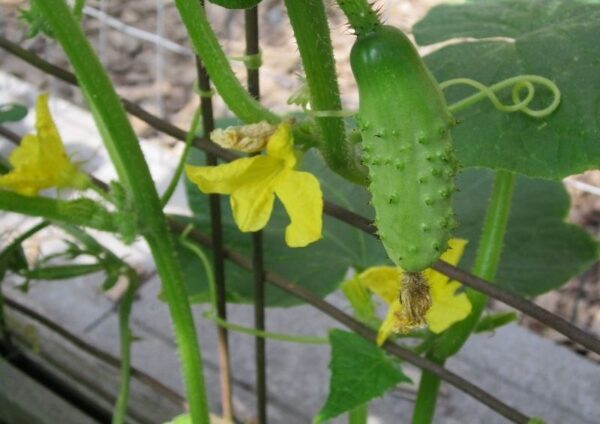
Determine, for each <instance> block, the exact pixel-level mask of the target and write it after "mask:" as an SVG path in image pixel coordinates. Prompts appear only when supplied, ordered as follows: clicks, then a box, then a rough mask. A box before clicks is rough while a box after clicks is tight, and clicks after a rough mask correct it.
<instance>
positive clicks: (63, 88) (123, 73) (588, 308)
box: [0, 0, 600, 362]
mask: <svg viewBox="0 0 600 424" xmlns="http://www.w3.org/2000/svg"><path fill="white" fill-rule="evenodd" d="M158 2H159V1H158V0H136V1H130V2H123V1H121V0H104V1H88V6H90V7H93V8H95V9H99V8H102V7H103V8H104V10H105V11H106V13H107V14H109V15H110V16H112V17H114V18H117V19H118V20H120V21H121V22H123V23H125V24H127V25H130V26H133V27H135V28H138V29H142V30H145V31H148V32H150V33H156V32H157V31H158V30H157V8H156V6H157V3H158ZM441 2H442V1H441V0H404V1H393V0H388V1H380V2H379V3H380V4H381V6H382V14H383V16H384V18H385V19H386V21H387V22H388V23H390V24H392V25H396V26H399V27H401V28H402V29H404V30H405V31H407V32H410V28H411V26H412V24H413V23H415V22H416V21H418V20H419V19H420V18H421V17H423V16H424V15H425V13H426V12H427V11H428V10H429V9H430V8H431V7H432V6H434V5H436V4H438V3H441ZM27 3H28V2H25V1H21V0H0V33H2V35H4V36H6V37H8V38H9V39H11V40H13V41H15V42H18V43H19V44H21V45H22V46H24V47H26V48H28V49H30V50H32V51H34V52H35V53H37V54H39V55H41V56H42V57H44V58H46V59H47V60H49V61H51V62H53V63H55V64H57V65H59V66H62V67H68V62H67V61H66V59H65V57H64V55H63V54H62V52H61V51H60V48H59V47H57V46H56V44H55V43H54V42H53V41H52V40H48V39H45V38H43V37H35V38H33V39H28V38H27V36H26V33H27V28H26V26H25V25H24V23H23V22H20V21H19V20H18V14H19V13H18V9H19V8H20V7H27ZM331 3H332V2H328V14H329V17H330V26H331V29H332V38H333V44H334V50H335V57H336V60H337V67H338V74H339V81H340V88H341V91H342V93H343V101H344V106H345V107H347V108H356V106H357V96H356V87H355V84H354V81H353V78H352V75H351V72H350V67H349V63H348V53H349V50H350V46H351V42H352V37H350V30H349V28H348V27H347V25H346V21H345V19H344V18H343V17H342V16H341V14H340V13H339V11H338V10H337V9H336V8H334V7H333V6H332V4H331ZM207 11H208V15H209V17H210V21H211V23H212V24H213V27H214V28H215V29H216V31H217V34H218V36H219V39H220V41H221V43H222V45H223V47H224V48H225V50H226V52H227V54H228V55H230V56H241V55H243V52H244V42H243V39H244V33H243V31H244V25H243V19H244V14H243V12H240V11H230V10H226V9H223V8H220V7H217V6H213V5H210V4H208V5H207ZM159 22H162V24H163V25H162V28H164V30H163V37H165V38H167V39H168V40H170V41H172V42H174V43H176V44H177V45H179V46H184V47H186V48H188V49H189V42H188V39H187V34H186V31H185V29H184V27H183V26H182V24H181V21H180V19H179V16H178V13H177V11H176V9H175V7H174V5H173V3H172V2H166V1H165V2H164V9H163V19H162V20H160V21H159ZM83 24H84V28H85V31H86V33H87V34H88V36H89V39H90V40H91V41H92V42H93V43H94V45H95V47H96V49H97V50H98V52H99V54H100V56H101V58H102V61H103V63H104V64H105V66H106V67H107V69H108V71H109V73H110V75H111V78H112V79H113V81H114V83H115V86H116V87H117V90H118V92H119V93H120V94H121V95H122V96H123V97H126V98H128V99H130V100H132V101H134V102H136V103H138V104H139V105H141V106H143V107H145V108H147V109H148V110H150V111H152V112H155V113H158V114H160V115H162V116H163V117H164V118H166V119H169V120H171V121H172V122H173V123H175V124H176V125H178V126H182V127H187V126H188V125H189V121H190V119H191V116H192V114H193V111H194V110H195V108H196V105H197V98H196V95H195V94H194V91H193V86H194V82H195V80H196V69H195V63H194V58H193V57H192V56H190V55H183V54H178V53H174V52H171V51H168V50H166V49H163V54H162V63H163V65H162V67H161V66H160V65H159V66H158V70H157V48H156V47H155V45H154V44H151V43H149V42H146V41H142V40H139V39H137V38H134V37H132V36H130V35H126V34H123V33H121V32H119V31H116V30H114V29H112V28H110V27H109V26H107V25H105V24H102V23H101V22H100V21H98V20H97V19H95V18H91V17H89V16H87V17H86V18H85V19H84V21H83ZM260 28H261V34H260V40H261V48H262V54H263V67H262V68H261V101H262V102H263V103H264V104H265V105H267V106H268V107H270V108H272V109H274V110H276V111H279V112H284V111H286V110H290V109H289V106H287V104H286V100H287V99H288V98H289V96H290V95H291V94H292V93H293V91H294V90H295V89H297V88H298V86H299V78H298V75H300V74H301V72H302V69H301V64H300V60H299V55H298V52H297V48H296V45H295V42H294V38H293V34H292V32H291V27H290V25H289V21H288V19H287V16H286V13H285V8H284V6H283V4H282V1H279V0H263V2H262V3H261V7H260ZM232 66H233V68H234V70H235V71H236V73H237V75H238V77H239V78H240V80H242V81H244V79H245V71H244V67H243V64H242V63H240V62H235V61H233V62H232ZM0 67H1V69H2V70H3V71H4V72H10V73H12V74H14V75H16V76H18V77H20V78H22V79H24V80H27V81H29V82H32V83H35V84H36V85H38V86H39V87H40V88H43V89H46V90H49V91H51V92H53V93H54V94H55V95H59V96H61V97H64V98H68V99H71V100H73V101H74V102H76V103H82V99H81V96H80V94H79V93H78V91H77V89H75V88H73V87H71V86H68V85H66V84H63V83H60V82H57V81H56V80H54V79H53V78H51V77H48V76H46V75H44V74H42V73H41V72H39V71H37V70H35V69H33V68H32V67H30V66H28V65H26V64H24V63H23V62H21V61H20V60H19V59H16V58H14V57H13V56H11V55H9V54H7V53H5V52H4V51H0ZM157 72H158V73H161V72H162V75H163V76H162V77H161V78H158V79H157V75H158V74H157ZM215 110H216V116H227V115H229V113H228V111H227V109H226V107H225V105H224V104H223V103H222V102H221V101H220V100H219V99H218V98H215ZM133 122H134V126H135V129H136V131H137V132H138V134H139V135H140V136H143V137H146V138H159V139H161V140H164V141H165V142H167V143H174V140H172V139H169V138H168V137H165V136H164V135H161V134H158V133H156V132H155V131H154V130H153V129H152V128H150V127H148V125H147V124H145V123H144V122H141V121H139V120H135V119H134V121H133ZM574 178H576V179H578V180H580V181H584V182H586V183H588V184H591V185H594V186H598V187H600V172H599V171H590V172H587V173H585V174H583V175H579V176H575V177H574ZM567 187H568V189H569V193H570V194H571V196H572V200H573V201H572V208H571V212H570V215H569V220H570V221H572V222H574V223H576V224H578V225H580V226H582V227H583V228H585V229H586V230H587V231H589V232H590V233H591V234H592V235H593V236H594V237H598V235H599V231H600V196H598V195H596V194H590V193H586V192H584V191H581V190H579V189H575V188H573V187H571V186H569V185H568V184H567ZM598 281H599V266H598V264H596V265H594V266H593V267H592V268H591V269H590V270H588V271H586V272H584V273H583V274H582V275H581V276H579V277H577V278H574V279H573V280H571V281H569V282H568V283H567V284H565V285H564V286H563V287H562V288H561V289H559V290H556V291H553V292H551V293H547V294H545V295H543V296H539V297H538V298H537V299H536V302H537V303H539V304H540V305H542V306H543V307H545V308H547V309H549V310H551V311H553V312H555V313H557V314H559V315H561V316H563V317H564V318H566V319H568V320H570V321H571V322H573V323H574V324H576V325H578V326H579V327H581V328H583V329H585V330H587V331H590V332H592V333H593V334H595V335H596V336H599V335H600V284H599V282H598ZM494 307H497V308H501V305H494ZM521 323H522V324H523V325H525V326H527V327H529V328H531V329H533V330H534V331H536V332H538V333H540V334H543V335H544V336H546V337H549V338H552V339H554V340H556V341H557V342H558V343H564V344H569V343H570V342H568V341H567V340H566V339H565V338H564V337H563V336H561V335H557V334H556V333H555V332H553V331H551V330H548V329H547V328H545V327H544V326H542V325H541V324H539V323H537V322H535V321H534V320H531V319H529V318H521ZM573 349H575V350H577V349H578V348H577V347H576V346H573ZM582 353H584V352H582ZM584 354H585V353H584ZM590 358H591V359H593V360H597V361H599V362H600V356H598V355H594V356H593V357H592V356H591V355H590Z"/></svg>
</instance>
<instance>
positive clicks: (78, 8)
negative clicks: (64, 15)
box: [73, 0, 85, 20]
mask: <svg viewBox="0 0 600 424" xmlns="http://www.w3.org/2000/svg"><path fill="white" fill-rule="evenodd" d="M84 7H85V0H75V3H74V4H73V16H75V18H77V20H81V17H82V16H83V8H84Z"/></svg>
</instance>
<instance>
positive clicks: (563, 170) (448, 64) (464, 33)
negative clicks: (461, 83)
mask: <svg viewBox="0 0 600 424" xmlns="http://www.w3.org/2000/svg"><path fill="white" fill-rule="evenodd" d="M414 34H415V37H416V40H417V42H418V43H419V44H421V45H426V44H432V43H437V42H441V41H445V40H449V39H454V38H464V37H468V38H469V39H468V40H465V41H462V42H459V43H458V44H453V45H450V46H447V47H444V48H442V49H440V50H438V51H436V52H434V53H433V54H430V55H429V56H427V57H426V61H427V64H428V65H429V67H430V68H431V69H432V71H433V73H434V74H435V75H436V77H437V79H438V80H439V81H445V80H448V79H451V78H457V77H468V78H473V79H475V80H478V81H480V82H482V83H484V84H492V83H495V82H498V81H500V80H502V79H505V78H508V77H512V76H515V75H518V74H538V75H541V76H544V77H547V78H549V79H551V80H553V81H554V82H555V83H556V84H557V85H558V87H559V88H560V90H561V92H562V101H561V104H560V106H559V108H558V110H557V111H555V112H554V113H553V114H552V115H550V116H548V117H547V118H543V119H535V118H531V117H528V116H525V115H523V114H521V113H512V114H507V113H501V112H499V111H497V110H496V109H495V108H494V107H493V106H492V105H491V104H490V103H489V102H486V101H484V102H481V103H479V104H477V105H475V106H473V107H471V108H469V109H467V110H465V111H462V112H459V113H458V114H457V117H458V118H459V120H460V124H459V125H458V127H456V128H455V130H454V131H453V137H454V141H455V146H456V150H457V154H458V157H459V160H460V162H461V163H462V165H464V166H467V167H470V166H484V167H488V168H493V169H508V170H513V171H516V172H519V173H522V174H525V175H528V176H531V177H541V178H548V179H560V178H563V177H565V176H567V175H571V174H575V173H579V172H582V171H584V170H586V169H591V168H597V167H598V165H599V164H600V142H599V140H600V113H599V108H600V90H599V89H598V88H599V87H600V42H598V34H600V3H599V2H598V1H589V0H588V1H583V0H528V1H522V0H473V1H469V2H467V3H464V4H452V5H441V6H438V7H435V8H433V9H432V10H431V11H430V13H429V14H428V15H427V16H426V17H425V18H424V19H423V20H422V21H420V22H419V23H418V24H417V25H416V26H415V27H414ZM472 91H473V90H472V89H470V88H460V89H459V88H451V89H449V90H448V92H447V93H446V94H447V98H448V102H449V103H452V102H454V101H457V100H459V99H461V98H464V97H465V96H467V95H468V94H470V93H472ZM503 94H505V95H504V96H502V98H503V99H504V100H508V97H510V93H508V92H507V93H503ZM550 101H551V98H550V94H549V93H548V92H546V90H545V89H540V90H538V91H536V100H534V104H533V106H537V107H544V105H548V104H549V103H550Z"/></svg>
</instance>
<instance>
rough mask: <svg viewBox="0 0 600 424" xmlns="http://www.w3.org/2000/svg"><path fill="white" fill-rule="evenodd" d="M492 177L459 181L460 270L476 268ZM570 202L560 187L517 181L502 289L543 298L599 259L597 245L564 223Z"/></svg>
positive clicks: (484, 174) (480, 174)
mask: <svg viewBox="0 0 600 424" xmlns="http://www.w3.org/2000/svg"><path fill="white" fill-rule="evenodd" d="M492 174H493V173H492V172H491V171H488V170H468V171H466V172H463V173H462V174H460V176H459V177H458V181H457V183H458V184H457V185H458V187H459V188H460V191H459V192H458V193H457V195H456V197H455V200H454V209H455V211H456V213H457V215H458V222H459V228H458V230H457V232H456V235H457V236H459V237H462V238H466V239H467V240H469V241H470V242H469V244H468V246H467V250H466V252H465V256H464V257H463V260H462V261H461V266H462V267H464V268H465V269H469V268H470V267H471V265H472V264H473V261H474V257H475V252H476V250H477V244H478V240H479V236H480V234H481V227H482V225H483V220H484V215H485V209H486V207H487V203H488V202H487V199H489V195H490V192H491V185H492V181H493V175H492ZM568 210H569V196H568V194H567V192H566V191H565V189H564V186H563V185H562V183H559V182H554V181H547V180H540V179H531V178H527V177H519V178H518V179H517V186H516V188H515V193H514V198H513V207H512V210H511V214H510V218H509V221H508V228H507V233H506V238H505V245H504V250H503V254H502V260H501V263H500V268H499V270H498V274H497V278H496V280H497V282H498V285H499V286H502V287H504V288H507V289H509V290H512V291H514V292H516V293H520V294H522V295H526V296H535V295H538V294H541V293H545V292H547V291H550V290H552V289H555V288H557V287H560V286H561V285H562V284H564V283H565V282H566V281H567V280H568V279H569V278H571V277H573V276H575V275H577V274H579V273H581V272H583V271H584V270H585V269H587V268H589V267H590V266H591V265H592V264H593V263H594V262H595V261H596V260H597V259H598V253H599V252H598V243H597V242H596V241H594V239H593V238H592V237H591V236H590V235H589V234H588V233H586V232H585V231H584V230H582V229H581V228H579V227H577V226H576V225H573V224H569V223H567V222H565V220H566V216H567V213H568Z"/></svg>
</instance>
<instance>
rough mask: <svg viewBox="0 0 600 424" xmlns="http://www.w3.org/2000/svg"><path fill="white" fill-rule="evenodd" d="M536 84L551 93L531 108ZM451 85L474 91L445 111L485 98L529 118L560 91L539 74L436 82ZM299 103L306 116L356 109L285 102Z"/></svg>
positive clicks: (558, 96) (342, 115)
mask: <svg viewBox="0 0 600 424" xmlns="http://www.w3.org/2000/svg"><path fill="white" fill-rule="evenodd" d="M534 84H539V85H542V86H544V87H546V88H547V89H548V90H550V92H551V93H552V96H553V99H552V103H550V104H549V105H548V106H546V107H545V108H544V109H539V110H536V109H531V108H530V107H529V104H530V103H531V102H532V101H533V99H534V97H535V85H534ZM455 85H469V86H471V87H473V88H475V89H476V90H477V91H478V93H475V94H473V95H471V96H469V97H467V98H464V99H462V100H460V101H458V102H456V103H453V104H451V105H448V110H449V111H450V112H452V113H456V112H458V111H460V110H463V109H466V108H468V107H470V106H473V105H474V104H476V103H478V102H480V101H482V100H484V99H486V98H487V99H489V100H490V101H491V102H492V104H493V105H494V107H495V108H496V109H498V110H499V111H501V112H508V113H512V112H521V113H524V114H526V115H528V116H531V117H533V118H543V117H546V116H548V115H550V114H551V113H552V112H554V111H555V110H556V108H557V107H558V105H559V104H560V99H561V93H560V90H559V89H558V86H557V85H556V84H555V83H554V82H552V81H550V80H549V79H548V78H544V77H541V76H539V75H517V76H516V77H512V78H508V79H505V80H503V81H500V82H497V83H496V84H493V85H490V86H487V85H485V84H482V83H480V82H479V81H475V80H473V79H470V78H455V79H451V80H448V81H444V82H442V83H441V84H440V88H441V89H442V90H445V89H446V88H448V87H452V86H455ZM511 86H512V101H513V103H512V104H504V103H502V101H501V100H500V99H499V98H498V96H497V95H496V93H497V92H499V91H502V90H504V89H506V88H509V87H511ZM523 90H525V91H526V94H525V97H524V98H521V95H522V94H521V92H522V91H523ZM288 103H297V104H299V105H300V106H301V107H302V109H303V111H304V112H305V113H306V114H307V115H308V116H310V117H313V118H348V117H351V116H354V115H356V113H357V112H356V111H353V110H348V109H340V110H312V109H310V106H309V104H308V102H305V103H304V104H300V103H298V102H289V101H288Z"/></svg>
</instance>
